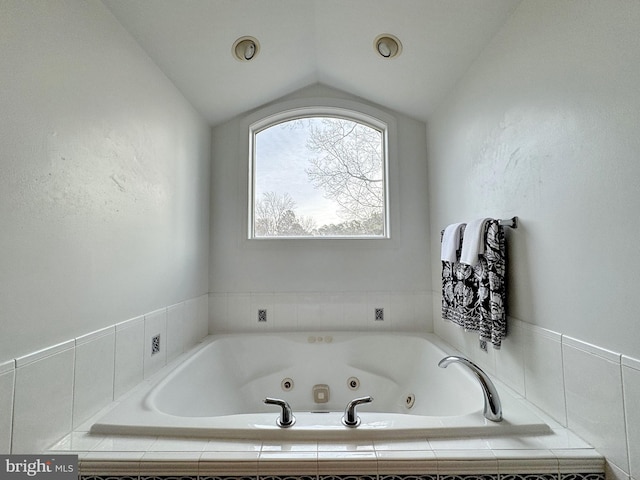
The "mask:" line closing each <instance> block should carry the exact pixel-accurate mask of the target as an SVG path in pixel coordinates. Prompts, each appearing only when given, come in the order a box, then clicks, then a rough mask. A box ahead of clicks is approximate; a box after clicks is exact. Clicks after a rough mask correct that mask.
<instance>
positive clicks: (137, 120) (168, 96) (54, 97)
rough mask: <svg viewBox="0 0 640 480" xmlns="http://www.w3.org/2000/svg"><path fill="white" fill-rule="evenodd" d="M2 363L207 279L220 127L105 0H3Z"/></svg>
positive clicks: (170, 299)
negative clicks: (213, 133) (213, 129)
mask: <svg viewBox="0 0 640 480" xmlns="http://www.w3.org/2000/svg"><path fill="white" fill-rule="evenodd" d="M0 51H1V52H2V55H0V71H1V72H2V75H0V111H1V112H2V115H0V169H1V174H0V225H1V226H2V227H1V230H0V265H1V267H0V331H2V335H0V363H1V362H2V360H7V359H12V358H15V357H19V356H21V355H26V354H29V353H31V352H33V351H35V350H37V349H39V348H43V347H48V346H50V345H54V344H57V343H60V342H63V341H66V340H68V339H73V338H76V337H79V336H81V335H83V334H85V333H88V332H91V331H94V330H97V329H99V328H101V327H104V326H107V325H113V324H115V323H117V322H120V321H123V320H126V319H128V318H131V317H134V316H138V315H141V314H144V313H145V312H149V311H152V310H155V309H157V308H161V307H166V306H167V305H172V304H175V303H178V302H182V301H184V300H187V299H190V298H195V297H198V296H199V295H202V294H204V293H207V292H208V260H207V259H208V249H209V238H208V235H209V231H208V221H209V218H208V217H209V211H208V209H209V193H208V189H209V162H210V129H209V127H208V126H207V125H206V123H205V122H204V121H203V120H202V118H201V116H200V115H199V114H198V113H196V112H195V111H194V110H193V108H192V107H191V106H190V105H189V104H188V103H187V102H186V101H185V100H184V98H183V97H182V96H181V95H180V94H179V93H178V91H177V90H176V89H175V87H174V86H173V85H172V84H171V83H170V82H169V80H168V79H167V78H166V77H165V76H164V74H162V73H161V72H160V71H159V70H158V69H157V67H156V66H155V65H154V64H153V63H152V62H151V60H150V59H149V58H148V57H147V56H146V54H145V53H144V52H143V51H142V50H141V49H140V47H139V46H138V45H137V44H136V43H135V42H134V40H133V39H132V38H131V37H130V36H129V34H127V33H126V32H125V30H124V29H123V28H122V27H121V26H120V24H119V23H118V22H117V21H116V20H115V18H114V17H113V16H112V14H111V13H110V12H109V11H108V10H107V9H106V8H105V7H104V5H103V4H102V3H101V2H99V1H96V0H92V1H80V0H57V1H55V2H38V1H22V0H15V1H14V0H9V1H3V2H2V3H1V4H0Z"/></svg>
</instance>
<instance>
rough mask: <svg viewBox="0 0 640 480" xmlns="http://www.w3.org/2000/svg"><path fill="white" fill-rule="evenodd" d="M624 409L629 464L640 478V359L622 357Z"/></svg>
mask: <svg viewBox="0 0 640 480" xmlns="http://www.w3.org/2000/svg"><path fill="white" fill-rule="evenodd" d="M622 383H623V385H624V410H625V415H626V421H627V434H628V435H629V464H630V467H629V468H630V471H631V473H632V475H633V476H634V477H635V478H640V409H639V408H638V404H639V403H640V361H639V360H636V359H633V358H629V357H626V356H623V357H622Z"/></svg>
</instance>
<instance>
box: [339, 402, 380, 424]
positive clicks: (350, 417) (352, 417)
mask: <svg viewBox="0 0 640 480" xmlns="http://www.w3.org/2000/svg"><path fill="white" fill-rule="evenodd" d="M370 402H373V397H371V396H368V397H360V398H354V399H353V400H351V401H350V402H349V403H347V408H345V409H344V415H343V416H342V424H343V425H344V426H346V427H350V428H355V427H357V426H358V425H360V417H359V416H358V414H357V413H356V407H357V406H358V405H362V404H363V403H370Z"/></svg>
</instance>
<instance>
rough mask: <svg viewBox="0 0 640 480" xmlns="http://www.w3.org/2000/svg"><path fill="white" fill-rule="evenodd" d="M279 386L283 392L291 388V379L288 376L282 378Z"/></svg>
mask: <svg viewBox="0 0 640 480" xmlns="http://www.w3.org/2000/svg"><path fill="white" fill-rule="evenodd" d="M280 387H282V390H284V391H285V392H288V391H289V390H293V380H291V379H290V378H285V379H284V380H282V382H280Z"/></svg>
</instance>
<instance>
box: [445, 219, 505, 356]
mask: <svg viewBox="0 0 640 480" xmlns="http://www.w3.org/2000/svg"><path fill="white" fill-rule="evenodd" d="M462 235H464V230H463V231H462ZM485 235H486V237H485V238H486V247H485V251H484V253H483V254H482V255H480V258H479V261H478V263H477V264H476V265H475V266H473V267H472V266H470V265H465V264H462V263H460V262H447V261H443V262H442V318H444V319H445V320H449V321H451V322H453V323H455V324H457V325H460V326H461V327H463V328H464V329H465V330H472V331H477V332H478V333H479V335H480V342H481V345H482V344H483V343H484V342H489V343H491V344H492V345H493V348H495V349H499V348H500V345H501V342H502V339H503V338H504V336H505V335H506V333H507V315H506V267H507V265H506V249H505V240H504V231H503V229H502V227H501V226H500V223H499V222H498V220H488V221H487V222H486V223H485Z"/></svg>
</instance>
